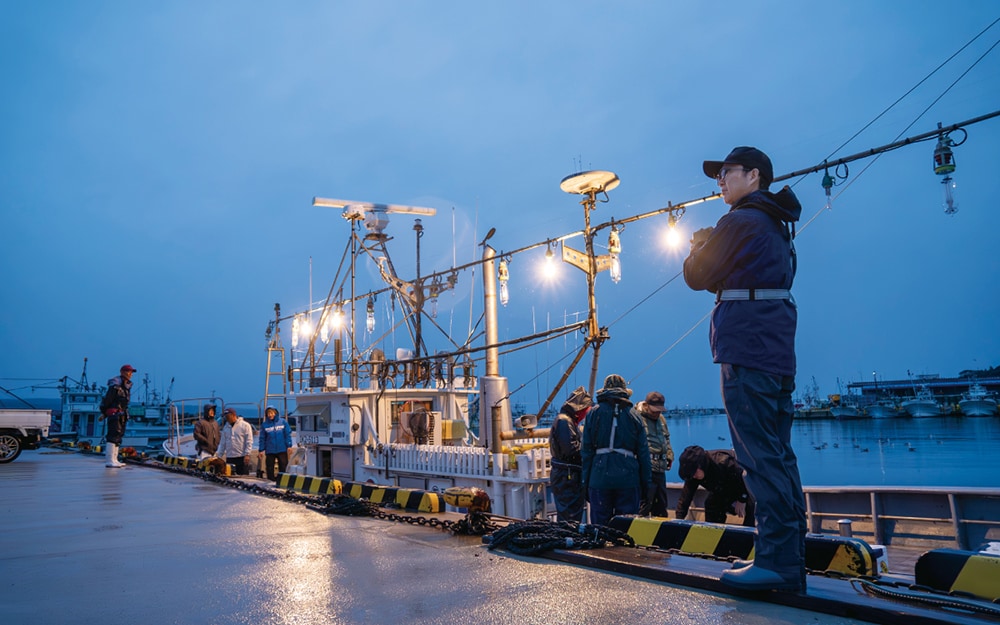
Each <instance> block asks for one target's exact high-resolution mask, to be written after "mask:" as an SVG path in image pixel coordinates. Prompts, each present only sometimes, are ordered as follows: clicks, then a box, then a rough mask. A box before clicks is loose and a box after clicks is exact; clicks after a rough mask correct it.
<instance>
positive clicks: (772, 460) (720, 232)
mask: <svg viewBox="0 0 1000 625" xmlns="http://www.w3.org/2000/svg"><path fill="white" fill-rule="evenodd" d="M702 169H703V171H704V172H705V175H707V176H708V177H709V178H714V179H715V180H716V181H717V182H718V184H719V188H720V189H721V191H722V199H723V200H724V201H725V202H726V204H729V206H730V209H729V212H728V213H726V214H725V215H723V216H722V217H721V218H720V219H719V221H718V223H717V224H716V226H715V228H704V229H702V230H699V231H697V232H695V233H694V235H693V237H692V239H691V253H690V254H689V256H688V257H687V259H686V260H685V261H684V280H685V282H687V284H688V286H690V287H691V288H692V289H695V290H699V291H700V290H704V291H710V292H712V293H714V294H715V301H716V304H715V309H714V311H713V312H712V327H711V331H710V342H711V345H712V357H713V359H714V361H715V362H717V363H719V365H720V366H721V370H722V399H723V403H724V404H725V407H726V414H727V415H728V417H729V429H730V432H731V434H732V437H733V446H734V448H735V450H736V460H737V462H738V463H739V465H740V467H741V468H742V469H743V471H744V481H745V482H746V486H747V489H748V490H749V491H750V495H751V496H752V497H753V498H754V500H755V501H756V504H757V509H756V513H757V515H756V516H757V538H756V544H755V551H754V553H755V559H754V562H753V564H752V565H751V566H745V567H742V568H738V569H734V570H730V571H725V572H724V573H723V574H722V577H721V581H722V582H723V583H725V584H728V585H731V586H734V587H738V588H742V589H744V590H767V589H778V590H793V591H800V590H804V589H805V583H806V581H805V535H806V515H805V497H804V495H803V493H802V482H801V479H800V478H799V469H798V461H797V459H796V457H795V452H794V451H793V450H792V446H791V443H790V439H791V430H792V415H793V410H794V409H793V406H792V391H794V390H795V326H796V323H797V319H798V316H797V311H796V308H795V302H794V301H793V300H792V296H791V292H790V289H791V287H792V280H793V279H794V277H795V269H796V267H795V264H796V259H795V248H794V246H793V244H792V238H793V230H792V225H791V224H792V223H794V222H796V221H798V219H799V216H800V215H801V213H802V207H801V206H800V205H799V201H798V199H796V197H795V195H794V194H793V193H792V191H791V189H789V188H788V187H787V186H786V187H784V188H783V189H782V190H781V191H779V192H778V193H771V192H770V191H768V187H769V186H770V184H771V181H772V180H773V179H774V171H773V169H772V167H771V160H770V159H769V158H768V157H767V155H766V154H764V153H763V152H761V151H760V150H758V149H756V148H752V147H745V146H744V147H737V148H734V149H733V151H732V152H730V153H729V155H728V156H727V157H726V158H725V159H724V160H721V161H705V162H704V164H703V166H702Z"/></svg>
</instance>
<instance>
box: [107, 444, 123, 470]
mask: <svg viewBox="0 0 1000 625" xmlns="http://www.w3.org/2000/svg"><path fill="white" fill-rule="evenodd" d="M107 447H108V449H107V453H106V455H105V460H104V466H106V467H108V468H109V469H117V468H119V467H124V466H125V464H124V463H122V462H118V445H115V444H114V443H108V444H107Z"/></svg>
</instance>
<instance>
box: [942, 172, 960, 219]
mask: <svg viewBox="0 0 1000 625" xmlns="http://www.w3.org/2000/svg"><path fill="white" fill-rule="evenodd" d="M941 184H942V185H944V212H945V214H946V215H954V214H955V213H957V212H958V202H956V201H955V189H956V188H957V187H958V184H957V183H956V182H955V179H954V178H952V177H951V176H950V175H949V176H945V177H944V179H943V180H941Z"/></svg>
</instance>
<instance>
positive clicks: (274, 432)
mask: <svg viewBox="0 0 1000 625" xmlns="http://www.w3.org/2000/svg"><path fill="white" fill-rule="evenodd" d="M291 446H292V426H291V425H289V423H288V421H287V420H286V419H285V418H284V417H282V416H280V415H279V414H278V409H277V408H275V407H274V406H268V407H267V408H265V409H264V422H263V423H261V424H260V443H259V444H258V445H257V453H258V454H264V467H265V469H266V471H267V479H269V480H273V479H275V478H276V477H277V475H276V474H275V471H274V465H275V462H277V464H278V472H279V473H284V472H285V469H287V468H288V448H289V447H291Z"/></svg>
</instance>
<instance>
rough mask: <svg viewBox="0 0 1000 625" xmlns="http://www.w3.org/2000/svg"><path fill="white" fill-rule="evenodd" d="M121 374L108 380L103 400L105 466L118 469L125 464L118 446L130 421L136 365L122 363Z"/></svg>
mask: <svg viewBox="0 0 1000 625" xmlns="http://www.w3.org/2000/svg"><path fill="white" fill-rule="evenodd" d="M118 373H119V375H117V376H115V377H113V378H111V379H110V380H108V391H107V392H106V393H105V394H104V399H102V400H101V419H103V420H104V422H105V423H106V424H107V432H106V434H105V435H104V440H105V443H106V449H105V460H104V466H106V467H108V468H109V469H118V468H121V467H124V466H125V463H124V462H121V461H120V460H118V446H119V445H121V444H122V437H123V436H124V435H125V424H126V423H128V405H129V402H130V401H131V400H132V374H133V373H135V367H133V366H132V365H128V364H126V365H122V366H121V369H119V370H118Z"/></svg>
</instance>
